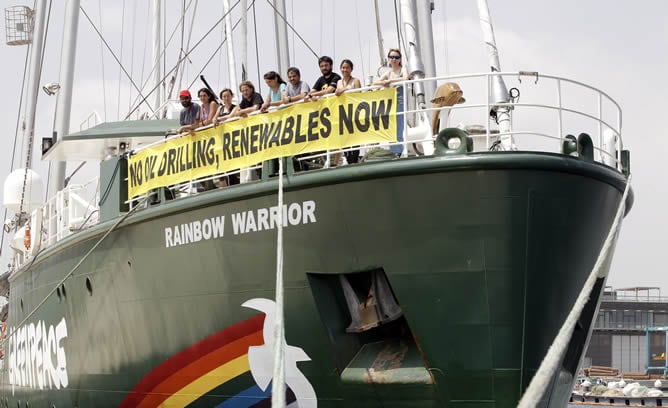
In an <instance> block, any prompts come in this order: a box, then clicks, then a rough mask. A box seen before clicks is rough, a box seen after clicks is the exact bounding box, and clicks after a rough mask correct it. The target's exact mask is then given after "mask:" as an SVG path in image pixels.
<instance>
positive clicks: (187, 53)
mask: <svg viewBox="0 0 668 408" xmlns="http://www.w3.org/2000/svg"><path fill="white" fill-rule="evenodd" d="M240 1H241V0H237V2H236V3H234V5H233V6H232V7H231V8H230V11H229V12H228V14H229V13H231V12H232V10H234V8H235V7H236V6H237V5H238V4H239V2H240ZM225 16H227V14H225ZM225 16H223V17H222V18H221V19H220V20H218V21H217V22H216V23H215V24H214V25H213V26H212V27H211V28H210V29H209V30H208V31H207V32H206V33H204V35H203V36H202V38H200V40H199V41H197V42H196V43H195V45H194V46H193V47H192V48H191V49H190V50H189V51H188V52H186V53H185V54H184V55H183V57H182V58H180V59H179V60H178V61H177V62H176V64H175V66H174V67H172V69H170V70H169V72H167V73H165V75H163V77H162V80H161V81H160V82H162V81H164V80H165V78H167V77H168V76H169V75H171V74H172V72H174V71H176V68H177V66H178V64H180V63H181V62H182V61H183V60H185V59H186V58H188V56H190V54H192V52H193V51H195V49H196V48H197V47H198V46H199V45H200V44H202V42H204V40H205V39H206V37H208V36H209V34H211V32H212V31H213V30H215V29H216V27H218V24H220V23H221V22H222V21H223V19H224V18H225ZM159 86H160V84H158V85H155V86H153V88H152V89H151V90H150V91H149V93H148V94H147V95H146V96H145V97H143V98H142V100H141V101H139V102H138V103H137V105H136V106H135V107H134V108H133V109H132V110H131V111H130V112H128V114H127V115H126V116H125V119H127V118H129V117H130V115H132V114H133V113H134V112H135V111H136V110H137V109H139V107H140V106H141V105H142V104H143V103H144V102H145V101H146V99H148V97H149V96H150V95H151V94H152V93H153V92H154V91H155V90H156V89H157V88H158V87H159Z"/></svg>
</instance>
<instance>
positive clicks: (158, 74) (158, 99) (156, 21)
mask: <svg viewBox="0 0 668 408" xmlns="http://www.w3.org/2000/svg"><path fill="white" fill-rule="evenodd" d="M160 1H161V0H153V85H154V86H155V99H154V100H153V111H154V112H157V111H158V109H159V108H160V105H161V104H162V88H161V86H160V82H161V81H162V66H161V64H160V50H161V48H162V44H161V43H162V41H161V39H162V37H161V36H160V31H161V29H162V28H161V23H160V12H161V7H160Z"/></svg>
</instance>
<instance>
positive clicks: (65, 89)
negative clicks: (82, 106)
mask: <svg viewBox="0 0 668 408" xmlns="http://www.w3.org/2000/svg"><path fill="white" fill-rule="evenodd" d="M79 4H80V0H69V1H68V2H67V5H66V7H65V28H64V30H63V43H62V44H63V45H62V51H61V56H60V92H58V100H57V101H56V119H55V124H54V134H53V136H54V137H53V139H54V140H53V142H54V144H55V143H56V142H57V141H58V140H60V139H61V138H62V137H63V136H65V135H66V134H67V133H69V130H70V110H71V108H72V88H73V85H74V67H75V61H76V54H77V33H78V29H79ZM52 164H53V165H52V167H51V176H50V177H49V189H48V191H49V192H50V194H55V193H56V192H58V191H59V190H61V189H62V188H63V187H64V183H65V166H66V163H65V162H60V161H59V162H53V163H52Z"/></svg>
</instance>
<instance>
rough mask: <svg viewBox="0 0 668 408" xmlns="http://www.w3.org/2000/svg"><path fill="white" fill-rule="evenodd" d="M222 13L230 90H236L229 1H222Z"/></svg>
mask: <svg viewBox="0 0 668 408" xmlns="http://www.w3.org/2000/svg"><path fill="white" fill-rule="evenodd" d="M223 13H225V42H226V44H227V64H228V65H227V66H228V71H229V75H230V88H231V89H233V90H235V91H236V89H237V69H236V66H235V65H236V60H235V59H234V42H233V41H232V15H231V14H232V13H230V1H229V0H223Z"/></svg>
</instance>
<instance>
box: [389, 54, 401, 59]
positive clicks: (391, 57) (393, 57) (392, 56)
mask: <svg viewBox="0 0 668 408" xmlns="http://www.w3.org/2000/svg"><path fill="white" fill-rule="evenodd" d="M387 58H389V59H401V55H388V56H387Z"/></svg>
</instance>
